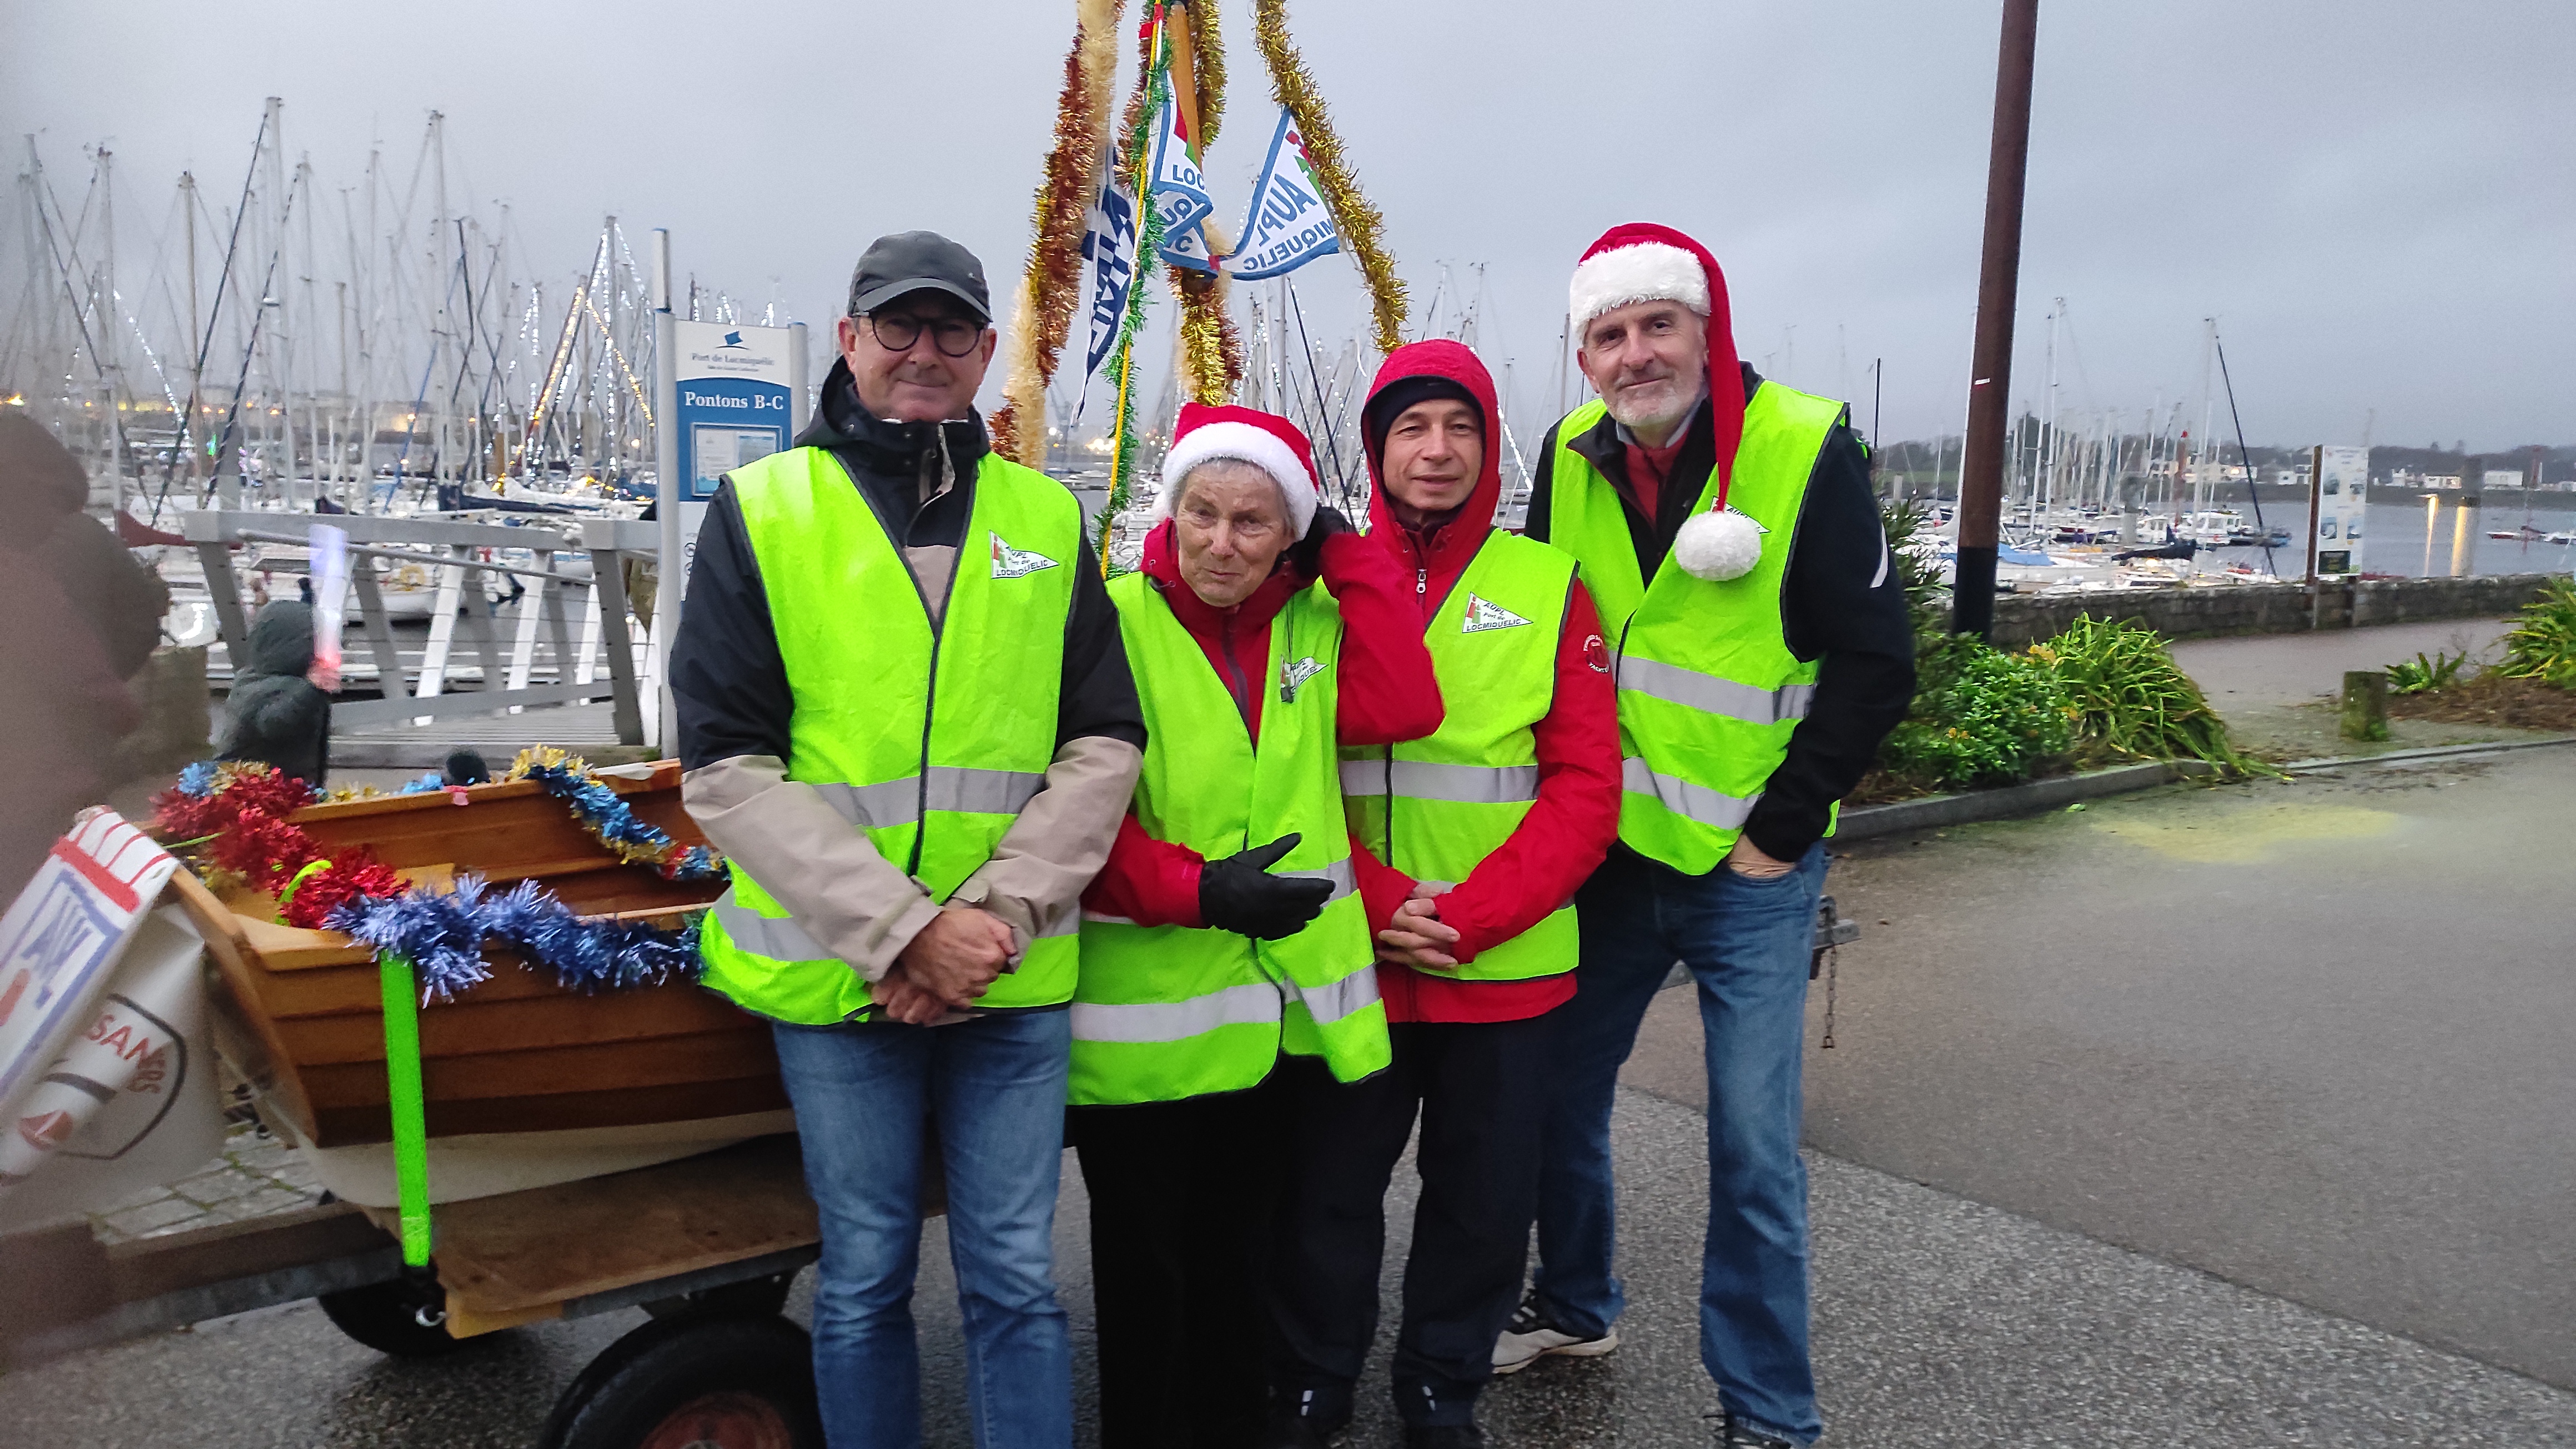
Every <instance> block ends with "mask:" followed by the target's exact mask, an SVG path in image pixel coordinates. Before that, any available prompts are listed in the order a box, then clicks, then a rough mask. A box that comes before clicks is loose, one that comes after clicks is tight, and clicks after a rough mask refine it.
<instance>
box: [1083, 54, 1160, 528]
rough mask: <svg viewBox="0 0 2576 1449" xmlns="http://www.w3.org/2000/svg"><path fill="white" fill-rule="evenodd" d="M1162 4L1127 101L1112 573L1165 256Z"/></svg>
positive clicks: (1112, 457) (1108, 512) (1110, 517)
mask: <svg viewBox="0 0 2576 1449" xmlns="http://www.w3.org/2000/svg"><path fill="white" fill-rule="evenodd" d="M1163 22H1164V15H1163V8H1162V7H1161V6H1159V5H1158V6H1156V7H1155V8H1154V18H1153V19H1152V21H1151V22H1149V24H1148V25H1147V27H1146V31H1145V64H1144V79H1143V80H1142V81H1140V82H1139V83H1138V84H1137V87H1136V94H1135V97H1134V98H1133V99H1132V100H1131V101H1130V102H1129V104H1128V114H1127V128H1126V129H1127V151H1126V154H1125V155H1124V156H1123V157H1121V158H1120V159H1119V165H1120V166H1121V167H1122V168H1124V169H1126V170H1127V171H1128V175H1129V178H1130V183H1131V185H1132V186H1133V188H1134V191H1135V194H1136V197H1137V200H1138V203H1139V204H1138V206H1137V213H1138V217H1137V223H1136V227H1137V240H1136V279H1135V282H1134V283H1133V284H1132V285H1131V286H1129V287H1128V289H1127V316H1126V318H1125V319H1124V320H1123V321H1121V322H1120V323H1119V326H1118V351H1117V356H1118V407H1117V411H1116V413H1115V414H1114V415H1113V416H1112V418H1111V421H1110V426H1111V428H1112V432H1111V437H1112V439H1113V445H1112V447H1111V450H1110V454H1109V499H1108V501H1107V503H1105V504H1104V505H1103V506H1102V507H1101V510H1100V570H1101V572H1102V573H1109V572H1111V568H1110V562H1109V531H1110V529H1111V528H1112V527H1113V526H1114V525H1115V524H1116V523H1117V520H1118V515H1119V513H1120V512H1121V511H1123V510H1124V509H1125V508H1126V507H1127V499H1128V494H1129V492H1130V491H1131V490H1132V489H1133V487H1134V478H1135V473H1136V426H1135V424H1136V393H1135V387H1134V382H1135V371H1136V334H1137V333H1139V332H1141V331H1143V330H1144V327H1145V293H1146V290H1147V289H1146V286H1145V274H1146V273H1147V272H1148V271H1149V270H1151V269H1152V267H1153V265H1154V262H1155V259H1156V258H1157V257H1158V256H1160V255H1161V252H1162V245H1163V214H1162V212H1161V210H1160V209H1159V208H1157V207H1156V206H1155V205H1154V200H1153V196H1152V194H1151V192H1150V190H1149V188H1148V187H1147V185H1146V183H1147V181H1148V180H1150V178H1149V177H1148V176H1147V174H1146V167H1147V165H1148V164H1149V163H1148V158H1149V157H1150V156H1152V154H1153V130H1154V118H1155V116H1156V115H1157V114H1158V112H1159V111H1160V108H1161V98H1162V96H1163V94H1164V92H1165V89H1166V88H1167V87H1169V86H1170V84H1171V72H1170V69H1169V60H1170V58H1169V56H1168V55H1167V53H1166V52H1165V50H1164V47H1163Z"/></svg>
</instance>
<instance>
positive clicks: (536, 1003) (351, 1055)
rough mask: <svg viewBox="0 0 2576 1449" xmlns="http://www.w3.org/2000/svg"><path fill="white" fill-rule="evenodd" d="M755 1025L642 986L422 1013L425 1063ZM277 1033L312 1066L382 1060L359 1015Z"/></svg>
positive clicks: (705, 1003)
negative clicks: (595, 993)
mask: <svg viewBox="0 0 2576 1449" xmlns="http://www.w3.org/2000/svg"><path fill="white" fill-rule="evenodd" d="M758 1030H760V1024H759V1023H758V1022H757V1021H754V1020H753V1019H752V1018H750V1017H749V1016H746V1015H745V1014H744V1013H743V1012H741V1011H740V1010H738V1009H736V1008H735V1007H733V1006H732V1005H730V1004H728V1003H727V1002H726V1001H725V1000H724V999H723V998H721V997H718V996H714V995H712V994H710V993H706V992H701V991H699V990H698V989H697V988H696V987H693V986H656V987H643V988H639V989H636V990H632V991H613V992H605V993H602V994H601V995H598V996H575V995H572V994H570V993H568V992H557V993H554V994H552V995H550V996H544V997H531V996H526V995H522V996H517V997H513V998H510V999H505V1000H490V1001H487V1000H486V999H485V998H484V996H483V994H482V992H480V991H476V992H474V993H472V994H471V995H469V996H465V997H461V998H459V999H458V1000H456V1001H453V1002H448V1003H443V1004H441V1005H438V1006H433V1007H431V1008H430V1009H429V1010H427V1011H424V1012H422V1013H421V1014H420V1050H421V1056H422V1059H423V1060H426V1061H438V1060H441V1059H443V1058H447V1057H464V1056H481V1055H490V1054H493V1053H500V1052H522V1051H548V1050H554V1049H556V1048H557V1044H558V1043H562V1042H567V1041H580V1042H587V1043H592V1044H598V1043H605V1042H628V1041H654V1040H662V1039H667V1038H671V1037H679V1036H690V1035H695V1034H698V1033H702V1032H720V1031H735V1032H739V1031H758ZM278 1034H279V1036H280V1037H281V1038H283V1039H284V1041H285V1042H286V1046H287V1050H289V1051H291V1052H293V1053H294V1056H295V1060H296V1061H298V1062H301V1063H303V1064H304V1065H305V1067H306V1068H307V1069H308V1070H309V1069H311V1068H313V1067H318V1066H341V1065H345V1064H348V1063H352V1062H381V1061H383V1060H384V1059H385V1038H384V1027H383V1023H382V1020H381V1018H378V1017H375V1016H370V1015H365V1014H361V1013H357V1012H343V1013H338V1014H334V1015H330V1016H307V1017H301V1018H288V1019H284V1020H281V1021H279V1022H278Z"/></svg>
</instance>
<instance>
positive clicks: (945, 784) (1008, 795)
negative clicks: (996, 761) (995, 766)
mask: <svg viewBox="0 0 2576 1449" xmlns="http://www.w3.org/2000/svg"><path fill="white" fill-rule="evenodd" d="M1045 788H1046V776H1045V774H1043V773H1039V774H1034V775H1033V774H1030V773H1029V772H1027V771H1025V770H968V769H962V768H960V767H958V766H956V765H933V766H931V767H930V808H931V809H933V810H954V811H958V812H960V813H963V814H968V815H1017V814H1019V813H1020V808H1021V807H1022V806H1024V805H1026V804H1028V803H1029V801H1031V800H1032V799H1035V798H1036V796H1037V793H1038V792H1039V791H1040V790H1043V789H1045Z"/></svg>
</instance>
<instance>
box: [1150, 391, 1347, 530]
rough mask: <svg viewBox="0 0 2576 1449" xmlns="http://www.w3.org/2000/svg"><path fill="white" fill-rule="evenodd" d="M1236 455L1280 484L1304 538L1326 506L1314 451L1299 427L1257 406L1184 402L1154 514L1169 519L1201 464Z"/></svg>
mask: <svg viewBox="0 0 2576 1449" xmlns="http://www.w3.org/2000/svg"><path fill="white" fill-rule="evenodd" d="M1219 458H1232V459H1235V460H1238V461H1240V462H1245V463H1250V464H1251V465H1253V466H1254V467H1256V468H1259V469H1260V470H1261V471H1263V472H1265V473H1267V474H1269V475H1270V476H1271V478H1272V479H1274V480H1276V481H1277V483H1278V484H1279V492H1280V495H1281V496H1282V497H1284V498H1285V499H1287V501H1288V527H1289V530H1290V532H1291V533H1292V534H1293V536H1295V537H1298V538H1304V537H1305V536H1306V527H1307V525H1308V524H1311V523H1313V522H1314V521H1315V510H1316V509H1317V508H1318V507H1320V506H1322V501H1323V494H1324V484H1323V479H1322V477H1321V476H1320V475H1318V474H1317V473H1316V471H1315V450H1314V447H1313V445H1311V444H1309V443H1308V442H1307V441H1306V435H1305V434H1304V433H1302V432H1300V431H1298V429H1297V425H1296V424H1295V423H1292V422H1290V421H1288V420H1287V419H1286V418H1283V417H1281V416H1279V415H1278V414H1277V413H1265V412H1262V411H1260V410H1259V409H1257V408H1238V407H1212V406H1209V405H1208V404H1206V403H1183V404H1181V415H1180V418H1179V420H1178V421H1176V422H1174V423H1173V425H1172V446H1171V450H1170V451H1169V452H1166V453H1165V454H1163V486H1162V490H1161V491H1160V492H1158V493H1157V494H1155V496H1154V516H1155V517H1156V518H1169V517H1171V516H1172V506H1173V505H1174V504H1175V503H1178V502H1179V501H1180V497H1181V480H1183V479H1185V478H1187V477H1189V476H1190V470H1191V469H1193V468H1195V467H1197V466H1199V465H1200V464H1201V463H1212V462H1215V461H1216V460H1217V459H1219Z"/></svg>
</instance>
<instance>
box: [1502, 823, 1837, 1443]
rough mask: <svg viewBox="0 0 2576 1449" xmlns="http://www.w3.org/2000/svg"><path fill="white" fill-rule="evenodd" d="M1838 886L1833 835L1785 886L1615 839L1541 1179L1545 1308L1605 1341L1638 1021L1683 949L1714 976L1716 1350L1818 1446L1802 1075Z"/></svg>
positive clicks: (1764, 1416)
mask: <svg viewBox="0 0 2576 1449" xmlns="http://www.w3.org/2000/svg"><path fill="white" fill-rule="evenodd" d="M1824 882H1825V850H1824V846H1823V845H1822V844H1821V843H1820V844H1818V845H1817V846H1816V847H1815V848H1813V849H1811V850H1809V851H1808V852H1807V855H1806V858H1805V859H1803V860H1801V861H1799V862H1798V865H1797V868H1796V869H1794V870H1792V871H1790V872H1789V873H1788V874H1787V875H1784V876H1781V877H1779V878H1777V879H1775V880H1767V881H1758V880H1752V879H1748V878H1746V877H1744V876H1741V875H1738V874H1736V873H1735V872H1733V871H1731V870H1729V869H1727V868H1726V867H1725V866H1724V865H1723V864H1721V865H1720V866H1719V867H1718V868H1717V869H1716V870H1713V871H1711V872H1709V873H1708V874H1707V875H1703V876H1691V875H1684V874H1682V873H1681V872H1679V871H1677V870H1674V869H1673V868H1671V867H1670V866H1667V865H1664V864H1661V863H1660V862H1657V861H1652V860H1648V859H1645V858H1644V857H1642V856H1639V855H1636V854H1634V853H1633V852H1631V851H1628V850H1626V849H1624V848H1620V849H1614V850H1613V851H1612V852H1611V856H1610V859H1609V860H1608V861H1607V862H1606V863H1605V864H1604V865H1603V866H1602V867H1601V869H1600V870H1598V871H1596V872H1595V873H1594V874H1593V876H1592V879H1591V880H1589V881H1587V882H1586V883H1585V884H1584V886H1583V888H1582V890H1580V891H1579V892H1577V893H1576V895H1575V898H1574V899H1575V909H1576V911H1577V913H1578V915H1579V918H1580V920H1581V922H1582V931H1583V955H1582V964H1581V965H1580V966H1579V967H1577V968H1576V971H1575V981H1576V983H1577V984H1576V989H1575V996H1574V999H1573V1000H1572V1001H1569V1002H1567V1003H1566V1004H1565V1005H1563V1006H1561V1007H1558V1008H1557V1009H1556V1012H1555V1019H1556V1036H1555V1042H1554V1047H1555V1061H1556V1071H1557V1078H1558V1087H1557V1092H1556V1095H1555V1097H1554V1099H1553V1101H1552V1102H1551V1103H1550V1105H1549V1111H1548V1117H1547V1122H1546V1140H1545V1146H1544V1149H1543V1150H1544V1154H1545V1161H1544V1163H1543V1165H1542V1167H1541V1169H1540V1177H1539V1205H1538V1250H1539V1269H1538V1277H1537V1288H1538V1298H1539V1306H1540V1307H1541V1309H1543V1310H1544V1311H1545V1312H1546V1313H1547V1314H1548V1315H1549V1316H1550V1317H1551V1318H1553V1319H1555V1320H1556V1322H1557V1323H1558V1324H1559V1325H1560V1326H1561V1327H1563V1328H1564V1329H1565V1330H1566V1331H1567V1332H1569V1333H1579V1334H1582V1335H1584V1336H1586V1337H1599V1336H1600V1335H1602V1334H1604V1333H1607V1332H1608V1331H1609V1329H1610V1325H1611V1324H1612V1323H1613V1322H1614V1321H1616V1320H1617V1319H1618V1317H1619V1312H1620V1310H1621V1309H1622V1308H1623V1307H1624V1306H1626V1305H1625V1299H1624V1298H1623V1297H1622V1295H1621V1292H1620V1287H1619V1279H1618V1276H1617V1275H1616V1274H1615V1273H1613V1272H1612V1271H1611V1259H1612V1255H1613V1251H1614V1247H1615V1243H1616V1236H1615V1232H1616V1230H1615V1222H1614V1217H1615V1214H1614V1207H1613V1201H1612V1184H1611V1174H1610V1105H1611V1099H1612V1097H1613V1095H1614V1093H1615V1091H1616V1089H1617V1087H1618V1082H1619V1066H1620V1064H1621V1063H1622V1062H1625V1061H1626V1060H1627V1059H1628V1053H1629V1051H1630V1050H1631V1049H1632V1048H1634V1047H1635V1046H1636V1044H1637V1026H1638V1023H1639V1022H1640V1021H1641V1020H1643V1019H1644V1017H1645V1014H1646V1007H1647V1005H1648V1003H1650V1002H1652V1001H1653V1000H1654V996H1655V992H1656V990H1657V988H1659V987H1660V986H1662V985H1663V981H1664V977H1665V975H1666V974H1667V973H1668V972H1670V971H1671V969H1672V965H1673V962H1674V961H1675V960H1679V961H1680V962H1681V963H1682V964H1683V965H1684V966H1685V967H1687V968H1688V969H1689V971H1690V973H1691V975H1692V976H1693V977H1694V978H1696V979H1697V982H1698V987H1699V1016H1700V1024H1701V1027H1702V1030H1703V1034H1704V1037H1705V1048H1706V1052H1707V1059H1708V1200H1709V1210H1708V1239H1707V1243H1706V1245H1705V1247H1704V1248H1703V1250H1702V1254H1701V1259H1700V1298H1699V1344H1700V1362H1701V1363H1702V1364H1703V1365H1705V1366H1706V1367H1707V1369H1708V1375H1709V1377H1710V1378H1712V1379H1715V1380H1716V1381H1717V1390H1718V1397H1719V1399H1720V1400H1721V1401H1722V1402H1723V1403H1724V1404H1725V1405H1726V1407H1727V1410H1728V1411H1729V1412H1730V1413H1732V1414H1734V1415H1735V1416H1736V1417H1737V1418H1738V1419H1741V1420H1744V1421H1745V1422H1746V1423H1747V1424H1748V1425H1749V1426H1751V1427H1753V1428H1756V1429H1759V1430H1761V1431H1763V1432H1765V1433H1768V1434H1772V1435H1776V1436H1779V1437H1782V1438H1787V1439H1792V1440H1796V1441H1798V1442H1800V1443H1805V1442H1808V1441H1811V1440H1813V1439H1814V1438H1815V1437H1816V1436H1817V1435H1818V1434H1819V1433H1821V1432H1823V1428H1822V1425H1821V1424H1820V1423H1819V1422H1818V1420H1817V1418H1816V1387H1815V1377H1814V1375H1813V1374H1812V1373H1811V1372H1810V1370H1809V1367H1808V1362H1807V1169H1806V1164H1805V1163H1803V1162H1801V1161H1800V1160H1799V1158H1798V1130H1799V1110H1800V1096H1799V1089H1798V1078H1799V1073H1800V1070H1801V1068H1802V1066H1803V1062H1804V1059H1803V1056H1802V1048H1803V1045H1804V1041H1803V1038H1804V1035H1805V1024H1806V1001H1807V959H1808V954H1809V951H1810V948H1811V946H1812V944H1813V940H1814V936H1815V923H1816V898H1817V896H1818V895H1819V894H1820V893H1821V892H1822V891H1823V889H1824Z"/></svg>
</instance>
